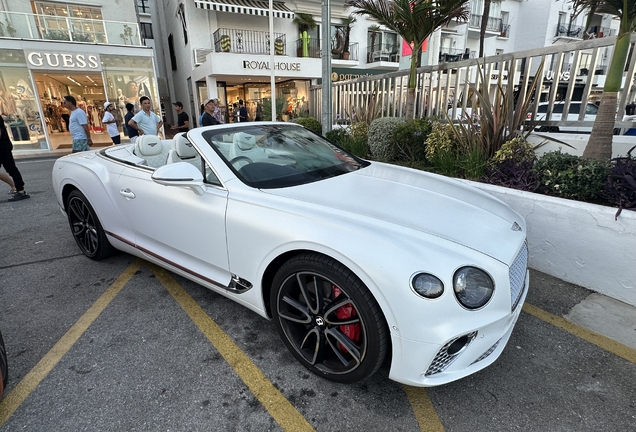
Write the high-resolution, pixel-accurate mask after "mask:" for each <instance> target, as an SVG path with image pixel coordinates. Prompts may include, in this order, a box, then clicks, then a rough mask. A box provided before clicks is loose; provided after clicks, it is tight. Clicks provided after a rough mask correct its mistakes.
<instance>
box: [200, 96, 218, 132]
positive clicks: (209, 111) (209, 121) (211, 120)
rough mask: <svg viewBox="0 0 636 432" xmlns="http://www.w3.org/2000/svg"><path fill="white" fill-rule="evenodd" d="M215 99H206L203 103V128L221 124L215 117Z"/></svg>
mask: <svg viewBox="0 0 636 432" xmlns="http://www.w3.org/2000/svg"><path fill="white" fill-rule="evenodd" d="M214 107H215V105H214V99H206V101H205V102H203V109H204V110H205V111H203V116H202V117H201V126H212V125H216V124H219V122H218V121H217V119H216V118H215V117H214Z"/></svg>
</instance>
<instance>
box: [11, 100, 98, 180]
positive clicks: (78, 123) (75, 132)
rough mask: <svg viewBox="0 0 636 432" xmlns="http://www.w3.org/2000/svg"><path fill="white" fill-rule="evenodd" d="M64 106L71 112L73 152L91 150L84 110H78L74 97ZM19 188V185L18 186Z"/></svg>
mask: <svg viewBox="0 0 636 432" xmlns="http://www.w3.org/2000/svg"><path fill="white" fill-rule="evenodd" d="M64 106H65V107H66V109H68V110H69V111H70V112H71V116H70V120H69V132H71V137H72V138H73V151H72V153H77V152H81V151H87V150H90V147H91V146H92V145H93V140H92V139H91V131H90V129H89V128H88V119H87V118H86V113H85V112H84V110H83V109H80V108H77V101H76V100H75V98H74V97H73V96H64ZM16 186H17V185H16Z"/></svg>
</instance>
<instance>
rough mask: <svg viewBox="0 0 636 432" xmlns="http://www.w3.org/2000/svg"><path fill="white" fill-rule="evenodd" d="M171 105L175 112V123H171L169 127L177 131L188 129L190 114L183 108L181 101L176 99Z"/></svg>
mask: <svg viewBox="0 0 636 432" xmlns="http://www.w3.org/2000/svg"><path fill="white" fill-rule="evenodd" d="M172 105H173V106H174V109H175V111H176V112H177V124H176V125H172V126H171V127H170V129H171V130H176V131H177V132H187V131H188V130H190V116H188V113H187V112H185V111H184V110H183V104H182V103H181V102H179V101H176V102H174V103H173V104H172Z"/></svg>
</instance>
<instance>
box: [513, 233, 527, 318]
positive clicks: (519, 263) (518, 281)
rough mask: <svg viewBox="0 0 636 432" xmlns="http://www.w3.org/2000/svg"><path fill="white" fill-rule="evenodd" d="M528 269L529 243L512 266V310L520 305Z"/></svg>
mask: <svg viewBox="0 0 636 432" xmlns="http://www.w3.org/2000/svg"><path fill="white" fill-rule="evenodd" d="M527 269H528V242H524V243H523V247H522V248H521V250H520V251H519V253H518V254H517V257H516V258H515V261H514V262H513V263H512V265H511V266H510V302H511V305H510V306H511V307H510V309H511V310H512V311H513V312H514V310H515V309H516V308H517V306H518V305H519V300H521V294H523V287H524V286H525V281H526V271H527Z"/></svg>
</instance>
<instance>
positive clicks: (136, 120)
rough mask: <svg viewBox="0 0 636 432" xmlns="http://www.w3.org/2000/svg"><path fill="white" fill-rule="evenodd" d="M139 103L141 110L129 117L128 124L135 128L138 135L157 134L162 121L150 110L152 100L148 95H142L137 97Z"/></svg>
mask: <svg viewBox="0 0 636 432" xmlns="http://www.w3.org/2000/svg"><path fill="white" fill-rule="evenodd" d="M139 103H141V108H142V109H141V111H139V112H138V113H137V114H135V116H134V117H133V118H132V119H130V121H129V122H128V125H129V126H130V127H132V128H133V129H136V130H137V132H138V133H139V135H140V136H141V135H159V131H160V130H161V126H162V125H163V121H162V120H161V119H160V118H159V116H158V115H157V114H155V113H154V112H152V111H151V110H150V108H152V102H150V98H149V97H148V96H142V97H140V98H139Z"/></svg>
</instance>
